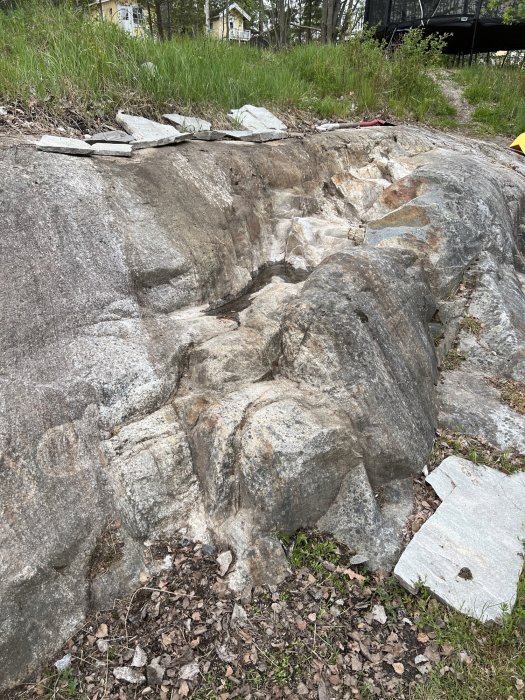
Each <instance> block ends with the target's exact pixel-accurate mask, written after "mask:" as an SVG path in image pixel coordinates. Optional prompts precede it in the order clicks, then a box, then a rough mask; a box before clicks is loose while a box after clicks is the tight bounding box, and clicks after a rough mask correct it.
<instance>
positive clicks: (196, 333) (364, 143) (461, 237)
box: [0, 125, 525, 688]
mask: <svg viewBox="0 0 525 700" xmlns="http://www.w3.org/2000/svg"><path fill="white" fill-rule="evenodd" d="M164 126H165V128H166V129H173V127H170V126H167V125H164ZM127 128H130V127H129V126H128V127H127ZM174 131H176V130H174ZM143 136H144V138H146V136H147V135H146V134H143ZM167 137H168V138H172V137H173V133H172V132H170V135H169V136H167ZM2 155H3V158H2V160H1V161H0V180H1V186H0V201H1V206H2V211H3V213H4V230H3V235H2V238H1V240H0V246H1V248H2V256H3V257H2V259H4V260H9V261H11V263H10V264H9V265H6V266H5V268H4V280H3V284H2V285H1V286H0V308H1V309H2V319H1V323H0V353H1V355H0V357H1V368H2V371H1V372H0V384H1V395H2V402H0V460H1V461H0V465H1V466H0V469H1V474H2V479H1V482H0V494H1V498H0V509H1V517H0V609H1V610H2V613H1V616H0V687H2V688H4V687H8V686H9V685H12V684H13V683H14V682H15V681H17V680H20V679H22V678H23V677H24V676H25V675H26V674H27V673H28V672H30V671H31V670H32V669H34V668H36V667H37V665H38V663H39V662H40V661H41V659H43V658H45V657H46V656H47V655H48V654H49V653H52V652H53V651H54V649H55V648H56V647H58V645H59V644H60V642H61V641H62V640H63V639H65V638H66V637H67V636H68V635H69V634H70V633H71V632H72V630H73V629H74V628H75V627H76V626H77V625H78V624H79V623H80V622H81V621H82V619H83V616H84V614H85V613H86V611H87V610H88V609H89V607H90V606H92V605H96V606H103V605H111V601H112V598H114V597H115V596H117V595H121V594H122V593H123V592H125V591H126V590H129V588H130V586H132V585H133V581H134V580H136V578H137V577H138V574H139V572H140V570H141V567H142V566H143V565H144V563H143V561H142V545H143V542H144V540H146V539H148V538H153V537H157V536H158V537H163V536H166V537H169V536H182V535H184V536H187V537H197V538H199V539H201V540H203V541H205V542H210V543H211V542H214V543H215V544H216V545H217V546H219V548H220V549H221V550H227V549H231V550H233V551H235V554H236V563H235V565H234V566H233V567H232V571H231V573H229V574H228V579H229V582H230V585H231V586H233V587H235V588H237V589H239V590H242V589H244V588H245V587H246V586H248V587H249V586H250V585H252V584H253V583H254V582H264V581H268V580H272V581H276V580H278V579H279V577H280V576H283V575H285V573H286V570H287V562H286V559H285V557H284V554H283V551H282V548H281V547H280V544H279V543H278V542H277V541H276V539H275V537H274V536H273V534H272V533H274V532H275V530H277V529H283V530H285V531H289V532H293V531H294V530H295V529H296V528H297V527H301V526H317V527H319V528H321V529H324V530H331V531H333V532H335V533H336V534H337V535H338V536H339V537H341V538H342V539H344V540H345V541H346V542H347V543H348V544H349V545H350V546H351V547H353V548H354V549H355V551H356V554H358V555H362V556H366V557H367V558H369V559H370V561H371V562H372V564H373V565H391V564H393V562H394V560H395V557H396V555H397V553H399V549H400V537H401V529H402V526H403V524H404V520H405V517H406V515H407V513H408V512H409V511H410V508H411V505H412V492H411V480H412V476H413V475H414V474H415V473H417V472H418V471H419V470H420V469H421V467H422V466H423V464H424V463H425V461H426V460H427V457H428V452H429V450H430V447H431V443H432V437H433V432H434V429H435V427H436V425H437V424H438V422H441V424H443V423H444V422H446V421H447V420H450V421H453V420H454V417H453V416H454V415H456V414H455V413H454V411H456V412H459V411H462V412H463V413H462V418H461V420H462V421H464V423H465V425H466V426H467V427H468V425H469V420H471V423H472V425H473V426H474V417H475V415H476V421H477V422H476V424H475V428H474V427H473V430H474V429H475V430H476V431H479V430H481V429H482V428H483V426H481V427H479V426H480V421H481V423H483V415H479V410H478V407H475V406H474V401H473V402H471V405H472V408H469V404H468V402H467V401H466V400H465V398H464V397H465V396H466V394H465V393H463V394H461V393H459V390H460V388H461V387H464V392H468V391H470V390H472V391H476V388H475V387H476V386H477V384H476V382H478V383H479V382H482V383H483V382H486V379H485V378H486V375H487V373H488V372H490V373H491V374H492V375H499V376H509V377H512V378H514V379H516V380H518V379H520V377H522V376H523V375H522V371H523V355H522V348H523V340H522V338H523V327H522V319H523V313H522V309H523V308H524V301H523V289H522V286H521V285H522V277H521V276H520V275H521V272H520V270H523V269H525V266H523V264H522V254H523V231H524V228H523V227H524V224H525V219H524V211H525V177H524V176H525V167H524V165H523V164H522V163H520V161H519V159H520V156H519V155H514V154H512V153H510V154H506V153H505V152H504V151H502V150H500V149H498V148H497V147H491V146H487V145H484V144H481V143H479V142H471V143H460V142H459V141H456V140H455V139H453V138H452V137H445V136H439V135H437V134H435V133H430V132H425V131H423V130H418V129H413V128H408V127H402V128H401V127H400V128H393V129H388V130H385V129H381V128H377V129H374V128H369V129H366V130H359V131H355V130H353V131H344V130H341V131H337V132H334V133H328V134H319V135H316V136H313V137H311V138H309V139H307V140H303V141H300V140H295V139H287V140H285V141H279V142H274V143H271V144H268V145H267V146H266V145H261V146H259V147H257V148H255V147H253V148H252V147H249V146H246V147H241V146H239V145H236V144H233V143H228V142H227V141H221V142H218V143H210V144H208V143H205V142H200V143H199V144H198V147H196V144H192V143H188V144H181V145H180V146H178V147H177V148H176V149H158V150H156V151H145V150H144V151H139V152H137V153H136V155H135V157H134V158H133V159H132V160H126V159H125V160H117V159H113V158H79V159H72V158H69V157H68V156H67V155H61V154H57V153H42V152H37V151H35V149H34V148H33V147H32V146H31V145H29V144H27V145H26V144H18V145H17V148H16V149H13V148H9V147H6V148H2ZM460 177H463V178H464V179H465V180H466V179H467V178H468V179H469V182H468V185H465V187H464V188H462V185H461V182H460ZM451 183H452V184H451ZM496 184H497V185H498V186H496ZM480 192H481V193H483V196H479V197H478V195H477V194H476V193H480ZM472 198H475V202H474V203H472V201H471V199H472ZM20 202H25V203H26V204H27V206H24V207H21V206H20ZM410 207H412V209H411V208H410ZM465 212H466V213H465ZM277 263H279V264H277ZM297 271H300V272H301V274H299V273H298V272H297ZM272 273H273V274H272ZM469 308H470V309H471V311H470V313H471V314H472V315H474V313H475V314H477V315H478V316H479V318H480V319H481V321H482V324H483V331H482V334H481V336H480V338H479V339H478V338H477V337H470V336H467V335H466V332H465V330H464V329H463V330H461V329H460V323H459V319H461V318H462V316H464V315H465V313H467V312H468V310H469ZM441 336H442V337H443V340H439V342H438V341H437V340H434V339H436V338H441ZM456 342H457V343H459V344H460V349H462V352H463V353H464V354H465V356H467V355H468V359H467V360H466V361H465V362H466V363H468V365H466V366H468V372H467V373H466V374H465V375H464V376H463V377H462V382H461V383H460V382H455V381H453V382H451V383H449V384H451V386H449V385H447V378H446V377H447V374H446V373H444V374H443V376H444V377H445V381H444V382H443V383H438V384H437V387H436V382H438V373H437V367H438V363H440V362H442V358H443V355H444V354H445V352H446V349H447V347H448V346H449V345H451V344H453V343H456ZM436 343H437V345H436ZM458 371H461V369H460V370H458ZM470 380H472V381H471V383H470V384H469V381H470ZM494 392H495V393H493V394H492V398H493V400H494V401H496V402H499V403H498V405H501V406H502V409H505V410H507V409H508V410H507V413H505V411H503V413H502V414H501V415H502V417H501V422H502V423H505V422H506V423H505V425H507V428H508V430H507V433H506V434H507V435H508V440H507V441H508V442H513V440H514V438H513V437H512V435H513V434H514V435H515V434H517V430H518V428H517V426H518V424H519V420H520V419H521V417H520V416H519V415H518V414H516V413H515V412H514V411H513V410H512V409H511V408H509V407H505V406H504V405H503V404H501V403H500V399H499V396H498V392H496V391H495V390H494ZM436 393H437V396H436ZM474 408H476V410H477V411H478V413H476V414H474ZM438 412H439V418H438ZM509 412H511V413H509ZM458 415H459V413H458ZM469 417H470V418H469ZM487 421H488V419H487ZM484 425H485V427H486V434H487V435H488V436H489V435H490V434H492V433H490V430H489V428H490V425H489V422H485V423H484ZM505 425H500V426H499V428H498V430H499V433H498V434H502V430H503V431H504V430H505ZM509 426H510V427H509ZM513 431H514V433H513ZM493 432H494V431H493ZM495 432H498V431H495ZM488 439H491V438H490V437H488ZM108 531H111V534H112V537H113V538H115V537H116V538H118V541H119V542H120V544H121V546H120V547H119V549H118V552H117V556H116V557H114V558H113V559H111V560H110V561H108V559H107V557H105V556H104V542H105V541H106V539H107V538H106V535H107V533H108Z"/></svg>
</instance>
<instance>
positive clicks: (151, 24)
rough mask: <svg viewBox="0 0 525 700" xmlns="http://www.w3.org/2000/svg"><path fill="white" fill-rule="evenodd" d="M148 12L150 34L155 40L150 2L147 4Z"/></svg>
mask: <svg viewBox="0 0 525 700" xmlns="http://www.w3.org/2000/svg"><path fill="white" fill-rule="evenodd" d="M146 12H147V13H148V25H149V33H150V34H151V38H152V39H153V37H154V33H153V17H152V16H151V3H150V1H149V0H148V1H147V2H146Z"/></svg>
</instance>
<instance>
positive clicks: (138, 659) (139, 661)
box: [131, 646, 148, 668]
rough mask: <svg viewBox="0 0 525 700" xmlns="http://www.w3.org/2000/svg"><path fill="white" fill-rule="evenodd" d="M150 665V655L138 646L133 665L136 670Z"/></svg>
mask: <svg viewBox="0 0 525 700" xmlns="http://www.w3.org/2000/svg"><path fill="white" fill-rule="evenodd" d="M147 663H148V655H147V654H146V652H145V651H144V649H143V648H142V647H139V646H136V647H135V653H134V654H133V661H132V662H131V665H132V666H134V667H135V668H142V667H143V666H145V665H146V664H147Z"/></svg>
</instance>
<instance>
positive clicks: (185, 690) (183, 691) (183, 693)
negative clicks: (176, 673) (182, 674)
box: [179, 681, 190, 698]
mask: <svg viewBox="0 0 525 700" xmlns="http://www.w3.org/2000/svg"><path fill="white" fill-rule="evenodd" d="M189 693H190V687H189V685H188V684H187V683H186V681H182V683H181V684H180V686H179V695H180V697H181V698H187V697H188V695H189Z"/></svg>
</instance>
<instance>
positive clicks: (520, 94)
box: [456, 65, 525, 135]
mask: <svg viewBox="0 0 525 700" xmlns="http://www.w3.org/2000/svg"><path fill="white" fill-rule="evenodd" d="M456 80H457V81H458V82H459V83H461V84H462V85H463V86H464V95H465V97H466V98H467V100H468V101H469V102H470V103H471V104H473V105H476V109H475V111H474V113H473V115H472V121H473V122H475V123H477V125H478V126H479V127H481V128H482V130H483V131H488V132H490V133H494V134H498V133H504V134H509V135H510V134H520V133H522V132H523V131H525V70H524V69H523V68H519V67H518V66H508V67H506V68H505V69H502V68H501V67H498V66H480V65H478V66H472V67H470V68H462V69H460V70H459V71H458V72H457V74H456Z"/></svg>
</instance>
